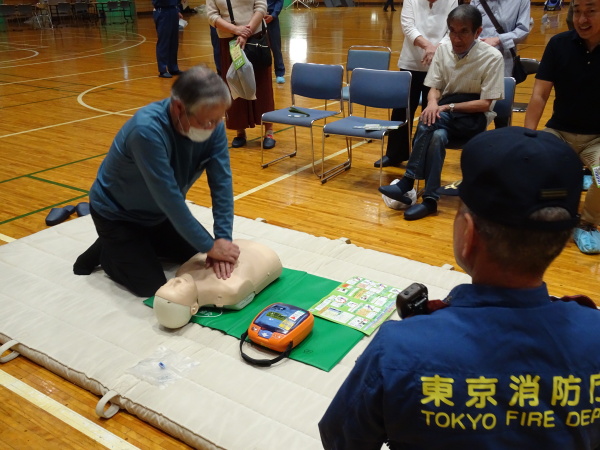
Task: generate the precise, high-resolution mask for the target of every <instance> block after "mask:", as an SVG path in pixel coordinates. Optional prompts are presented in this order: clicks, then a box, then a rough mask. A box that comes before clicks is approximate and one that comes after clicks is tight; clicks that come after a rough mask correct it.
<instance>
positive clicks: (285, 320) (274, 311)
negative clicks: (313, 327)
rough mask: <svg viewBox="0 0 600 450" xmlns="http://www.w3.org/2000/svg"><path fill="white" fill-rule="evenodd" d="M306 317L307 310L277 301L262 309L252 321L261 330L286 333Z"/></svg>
mask: <svg viewBox="0 0 600 450" xmlns="http://www.w3.org/2000/svg"><path fill="white" fill-rule="evenodd" d="M307 317H308V311H306V310H305V309H302V308H298V307H297V306H292V305H286V304H283V303H277V304H275V305H271V306H270V307H269V308H268V309H266V310H265V311H263V312H262V313H261V314H260V315H259V316H258V317H257V318H256V320H255V321H254V323H255V324H256V325H258V326H259V327H261V328H262V329H263V330H269V331H271V332H273V333H281V334H287V333H289V332H290V331H291V330H293V329H294V328H295V327H296V326H298V325H299V324H300V323H302V322H303V321H304V320H305V319H306V318H307Z"/></svg>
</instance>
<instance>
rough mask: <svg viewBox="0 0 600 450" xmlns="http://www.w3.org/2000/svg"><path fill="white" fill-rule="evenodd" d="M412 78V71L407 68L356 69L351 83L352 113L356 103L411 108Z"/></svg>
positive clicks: (380, 106) (373, 106)
mask: <svg viewBox="0 0 600 450" xmlns="http://www.w3.org/2000/svg"><path fill="white" fill-rule="evenodd" d="M411 79H412V75H411V73H410V72H408V71H405V70H401V71H398V70H374V69H362V68H358V69H355V70H354V73H353V74H352V83H351V84H350V114H352V105H353V104H355V103H356V104H359V105H363V106H368V107H371V108H386V109H394V108H396V109H402V108H409V107H410V82H411Z"/></svg>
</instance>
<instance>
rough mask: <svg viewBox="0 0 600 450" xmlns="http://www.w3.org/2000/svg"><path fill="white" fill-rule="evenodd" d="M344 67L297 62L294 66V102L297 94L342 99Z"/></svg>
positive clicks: (308, 96)
mask: <svg viewBox="0 0 600 450" xmlns="http://www.w3.org/2000/svg"><path fill="white" fill-rule="evenodd" d="M343 83H344V68H343V67H342V66H341V65H335V64H312V63H296V64H294V65H293V66H292V81H291V86H292V104H294V102H295V99H294V96H295V95H299V96H302V97H307V98H314V99H319V100H341V98H342V85H343Z"/></svg>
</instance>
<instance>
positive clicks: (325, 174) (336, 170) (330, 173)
mask: <svg viewBox="0 0 600 450" xmlns="http://www.w3.org/2000/svg"><path fill="white" fill-rule="evenodd" d="M346 151H347V152H348V159H347V160H346V161H344V162H343V163H341V164H338V165H337V166H335V167H332V168H331V169H329V170H327V171H325V136H323V146H322V152H321V177H320V178H321V184H324V183H326V182H327V180H329V179H330V178H333V177H334V176H336V175H338V174H340V173H342V172H345V171H346V170H348V169H350V167H351V166H352V138H348V137H346Z"/></svg>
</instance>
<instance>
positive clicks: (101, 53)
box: [0, 6, 600, 449]
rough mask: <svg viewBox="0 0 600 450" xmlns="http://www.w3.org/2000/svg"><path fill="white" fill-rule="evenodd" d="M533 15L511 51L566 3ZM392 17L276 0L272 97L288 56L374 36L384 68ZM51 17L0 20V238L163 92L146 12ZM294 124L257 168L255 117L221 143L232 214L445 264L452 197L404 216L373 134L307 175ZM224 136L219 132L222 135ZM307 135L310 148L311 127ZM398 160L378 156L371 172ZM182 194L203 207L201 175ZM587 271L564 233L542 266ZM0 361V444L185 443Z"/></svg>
mask: <svg viewBox="0 0 600 450" xmlns="http://www.w3.org/2000/svg"><path fill="white" fill-rule="evenodd" d="M544 14H545V13H544V11H543V9H542V7H540V6H534V7H532V16H533V18H534V21H535V23H534V26H533V30H532V32H531V34H530V36H529V38H528V39H527V41H526V42H525V43H524V44H522V45H521V46H520V54H521V56H523V57H530V58H537V59H540V58H541V55H542V52H543V50H544V46H545V44H546V42H547V41H548V39H549V38H550V37H551V36H552V35H554V34H556V33H558V32H560V31H563V30H565V29H566V25H565V22H564V19H565V16H566V9H565V10H563V11H558V12H552V13H548V14H547V16H545V17H544V19H543V20H542V16H544ZM186 19H187V20H189V26H188V27H187V28H186V29H185V31H184V32H183V33H182V34H181V42H180V47H179V63H180V67H181V68H182V69H184V70H185V69H186V68H188V67H190V66H192V65H194V64H198V63H206V64H208V65H209V66H211V67H214V65H213V60H212V48H211V44H210V38H209V29H208V24H207V22H206V18H205V17H204V16H203V15H200V14H198V15H190V16H187V17H186ZM399 22H400V8H398V11H397V12H395V13H392V12H388V13H384V12H383V11H382V8H381V6H360V7H356V8H325V7H318V8H313V9H310V10H308V9H304V8H303V9H296V8H290V9H288V10H285V11H284V12H283V13H282V15H281V28H282V40H283V52H284V58H285V63H286V67H287V70H288V73H287V74H286V78H287V82H286V84H284V85H277V84H274V85H273V89H274V91H275V101H276V107H278V108H281V107H285V106H286V105H288V104H289V102H290V92H289V74H290V73H291V66H292V65H293V64H294V63H295V62H314V63H331V64H344V63H345V60H346V52H347V49H348V47H349V46H351V45H358V44H365V45H385V46H389V47H390V48H391V49H392V51H393V55H392V68H395V67H396V62H397V60H398V56H399V51H400V49H401V46H402V41H403V35H402V32H401V30H400V25H399ZM63 25H64V26H61V27H58V28H55V29H43V30H39V29H32V28H31V27H29V26H21V27H17V26H16V24H13V23H10V24H9V25H8V26H7V25H6V24H0V111H1V114H2V126H1V127H0V202H1V203H0V204H1V205H2V206H1V207H0V245H1V244H5V243H7V242H10V241H12V240H14V239H19V238H21V237H24V236H28V235H30V234H32V233H35V232H38V231H41V230H43V229H45V228H46V225H45V223H44V219H45V217H46V215H47V214H48V212H49V210H50V209H51V208H52V207H56V206H64V205H68V204H77V203H78V202H81V201H87V193H88V189H89V187H90V186H91V184H92V182H93V180H94V178H95V174H96V171H97V169H98V166H99V164H100V163H101V161H102V159H103V158H104V156H105V155H106V152H107V151H108V148H109V146H110V144H111V141H112V139H113V137H114V135H115V133H116V132H117V131H118V130H119V128H120V127H121V126H122V125H123V123H124V122H125V121H126V120H127V119H128V118H129V117H130V116H131V115H132V114H133V113H134V112H135V111H136V110H137V109H138V108H140V107H142V106H144V105H146V104H147V103H149V102H152V101H155V100H159V99H162V98H164V97H167V96H168V95H169V90H170V86H171V82H172V81H171V80H167V79H161V78H158V77H157V74H158V73H157V68H156V60H155V43H156V32H155V29H154V24H153V21H152V18H151V17H150V16H141V17H139V18H138V19H137V20H136V21H135V22H134V23H133V24H117V23H115V24H109V25H106V26H100V25H84V24H70V23H66V24H63ZM15 28H19V29H18V30H16V29H15ZM530 78H531V77H530ZM532 85H533V80H532V79H529V80H527V81H525V82H524V83H523V84H521V85H519V86H518V87H517V94H516V101H517V102H527V101H528V99H529V96H530V94H531V88H532ZM549 108H550V107H548V108H547V111H546V115H545V116H544V118H543V120H542V122H545V120H546V119H547V118H548V115H549ZM523 120H524V113H515V114H514V117H513V124H514V125H522V124H523ZM276 130H277V135H276V139H277V147H276V148H275V150H273V151H272V152H273V153H274V152H277V151H281V150H282V149H286V148H291V147H292V146H293V132H292V131H291V130H289V129H285V128H284V127H281V126H279V127H277V126H276ZM298 134H299V149H300V150H299V152H298V156H297V157H295V158H293V159H286V160H283V161H281V162H279V163H278V164H275V165H273V166H270V167H268V168H266V169H261V167H260V140H259V139H258V138H259V136H260V131H259V130H258V129H253V130H249V139H253V140H251V141H250V142H249V144H248V146H247V147H245V148H241V149H231V160H232V170H233V175H234V193H235V195H236V201H235V213H236V214H238V215H241V216H245V217H249V218H256V217H262V218H264V219H266V220H267V221H268V222H269V223H272V224H275V225H278V226H281V227H286V228H292V229H295V230H299V231H303V232H307V233H311V234H314V235H317V236H326V237H328V238H332V239H337V238H340V237H345V238H348V239H350V240H351V241H352V243H354V244H356V245H359V246H362V247H366V248H371V249H374V250H377V251H382V252H387V253H392V254H395V255H400V256H404V257H407V258H410V259H414V260H417V261H423V262H426V263H429V264H432V265H438V266H441V265H444V264H452V265H455V262H454V258H453V255H452V221H453V217H454V213H455V210H456V206H457V203H458V201H457V199H456V198H455V197H445V198H443V199H442V200H441V201H440V204H439V211H440V212H439V214H438V215H437V216H434V217H428V218H426V219H423V220H420V221H417V222H407V221H405V220H404V219H403V217H402V212H399V211H394V210H391V209H388V208H387V207H386V206H385V205H384V203H383V201H382V199H381V196H380V195H379V193H378V192H377V187H378V186H379V170H378V169H375V168H374V167H373V162H374V161H375V160H376V159H378V158H379V154H380V147H379V144H378V143H377V142H374V143H370V144H362V145H360V146H357V147H356V148H355V150H354V153H353V157H354V160H353V166H352V168H351V169H350V170H349V171H347V172H344V173H343V174H341V175H338V176H337V177H335V178H333V179H331V180H330V181H329V182H327V183H326V184H324V185H321V183H320V182H319V181H318V179H317V178H316V177H315V176H314V175H313V174H312V170H311V168H310V162H311V155H310V142H309V134H308V132H307V131H306V130H300V131H299V133H298ZM233 136H234V134H233V132H231V133H229V138H230V140H231V138H233ZM315 145H316V148H317V150H320V134H319V130H317V139H316V140H315ZM343 149H344V141H343V140H342V139H341V138H329V139H327V145H326V150H327V154H336V153H340V154H339V155H338V156H335V157H334V158H333V159H331V160H329V161H327V164H332V163H333V162H335V161H336V160H340V161H341V158H342V157H343V154H342V153H343V152H340V151H341V150H343ZM459 156H460V152H459V151H452V150H450V151H449V152H448V155H447V158H446V164H445V167H444V172H443V176H442V177H443V182H444V183H449V182H452V181H454V180H458V179H460V177H461V176H460V169H459ZM403 172H404V169H403V168H386V169H385V170H384V183H389V182H391V181H392V180H393V179H394V178H398V177H400V176H401V175H402V174H403ZM188 198H189V199H190V200H192V201H193V202H195V203H197V204H199V205H203V206H210V198H209V196H208V189H207V185H206V181H205V178H203V179H201V180H200V181H199V182H198V183H196V186H195V187H194V188H193V189H192V190H191V191H190V195H189V197H188ZM457 270H460V269H458V268H457ZM599 278H600V256H587V255H583V254H581V253H580V252H579V250H578V249H577V247H576V246H575V244H574V243H573V242H570V243H569V244H568V245H567V248H566V249H565V251H564V252H563V254H562V255H561V256H560V257H559V258H558V260H557V261H556V262H555V263H554V264H553V265H552V267H551V268H550V270H549V271H548V274H547V277H546V279H547V282H548V285H549V288H550V292H551V293H552V294H554V295H564V294H575V293H581V294H586V295H589V296H591V297H592V298H594V299H595V300H596V301H597V302H600V297H599V296H598V291H599V289H598V288H599V284H600V283H599V281H598V280H599ZM0 290H1V286H0ZM0 332H1V330H0ZM0 369H1V370H0V404H1V405H2V406H0V424H1V425H0V448H55V447H60V448H86V449H89V448H95V447H99V448H100V447H102V446H107V447H111V448H125V447H127V446H129V445H133V446H137V447H139V448H186V447H187V446H186V445H185V444H183V443H181V442H179V441H177V440H176V439H173V438H171V437H169V436H167V435H165V434H164V433H162V432H160V431H158V430H156V429H154V428H152V427H150V426H149V425H147V424H145V423H144V422H142V421H140V420H138V419H137V418H135V417H132V416H130V415H129V414H127V413H125V412H120V413H119V414H117V415H116V416H115V417H114V418H112V419H110V420H107V421H104V420H100V419H98V418H97V417H96V416H95V413H94V407H95V404H96V402H97V400H98V398H97V397H96V396H95V395H92V394H90V393H88V392H86V391H84V390H82V389H79V388H77V387H75V386H73V385H72V384H70V383H68V382H65V381H64V380H62V379H61V378H60V377H58V376H56V375H54V374H52V373H50V372H48V371H47V370H45V369H43V368H40V367H39V366H37V365H36V364H33V363H31V362H30V361H27V360H26V359H25V358H23V357H19V358H17V359H15V360H13V361H11V362H8V363H6V364H4V365H2V367H1V368H0ZM102 433H105V434H102Z"/></svg>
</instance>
